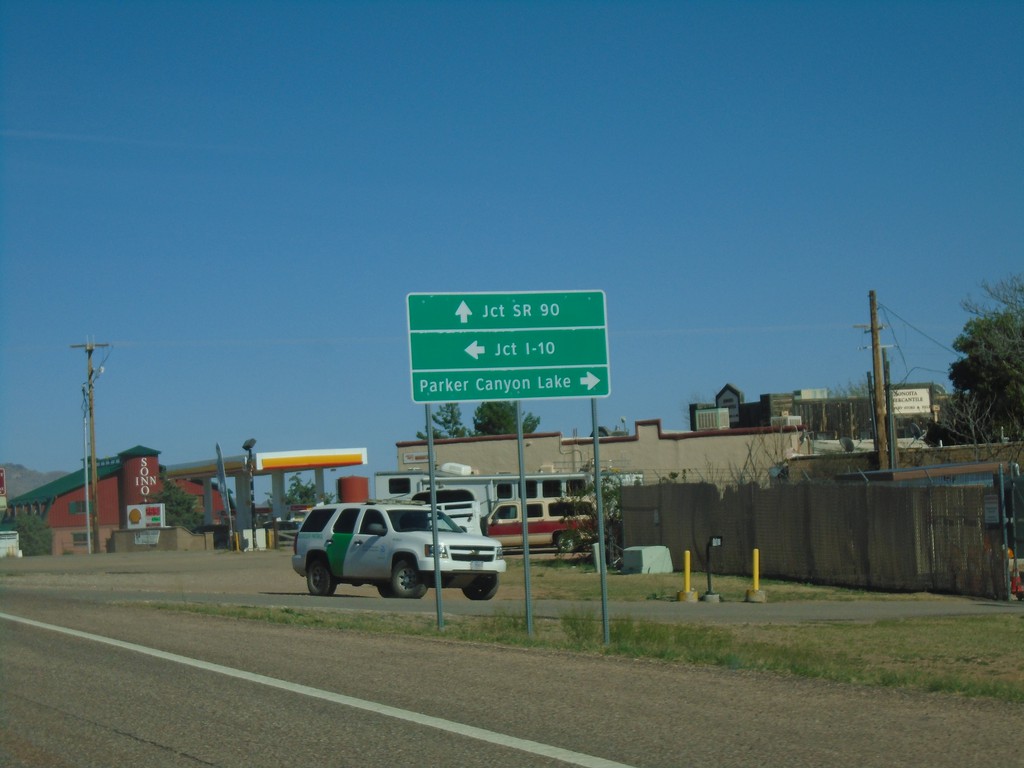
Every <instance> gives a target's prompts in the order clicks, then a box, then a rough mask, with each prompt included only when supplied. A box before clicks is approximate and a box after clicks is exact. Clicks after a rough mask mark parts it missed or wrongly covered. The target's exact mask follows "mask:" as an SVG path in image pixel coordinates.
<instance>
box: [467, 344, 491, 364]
mask: <svg viewBox="0 0 1024 768" xmlns="http://www.w3.org/2000/svg"><path fill="white" fill-rule="evenodd" d="M486 351H487V350H486V349H485V348H484V347H481V346H480V345H479V344H477V343H476V341H474V342H473V343H472V344H470V345H469V346H468V347H466V354H467V355H469V356H470V357H472V358H473V359H474V360H479V359H480V355H482V354H483V353H484V352H486Z"/></svg>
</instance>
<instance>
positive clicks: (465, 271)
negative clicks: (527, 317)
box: [0, 0, 1024, 473]
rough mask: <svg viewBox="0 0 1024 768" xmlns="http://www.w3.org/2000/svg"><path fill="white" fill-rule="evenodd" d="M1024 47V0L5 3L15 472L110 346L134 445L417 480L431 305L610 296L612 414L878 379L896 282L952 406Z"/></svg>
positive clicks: (1021, 188)
mask: <svg viewBox="0 0 1024 768" xmlns="http://www.w3.org/2000/svg"><path fill="white" fill-rule="evenodd" d="M1021 40H1024V4H1022V3H1018V2H838V3H830V2H666V3H655V2H650V3H645V2H629V3H625V2H623V3H618V2H592V3H589V2H543V3H540V2H538V3H526V2H523V3H513V2H506V3H496V2H401V3H389V2H365V3H360V2H280V3H271V2H212V1H211V2H198V1H197V0H196V1H168V2H144V1H140V2H132V3H124V2H47V1H46V0H29V1H22V0H4V1H3V3H2V4H0V67H2V71H0V76H2V93H0V108H2V111H0V141H2V145H0V146H2V156H0V159H2V166H0V215H2V222H0V223H2V230H0V247H2V251H0V285H2V304H0V323H2V326H0V332H2V338H0V341H2V344H0V462H9V463H20V464H24V465H26V466H29V467H32V468H34V469H38V470H52V469H63V470H67V471H71V470H73V469H75V468H77V467H78V466H80V462H81V454H82V412H81V385H82V382H83V381H84V378H85V354H84V352H83V351H82V350H80V349H71V348H70V347H71V345H73V344H83V343H85V341H86V339H92V340H94V341H95V342H97V343H107V344H110V345H111V346H110V347H109V348H105V349H102V350H99V351H98V352H97V354H96V358H95V360H96V363H97V364H100V363H102V364H103V365H104V366H105V372H104V374H103V375H102V376H101V377H100V378H99V380H98V381H97V384H96V409H97V411H96V433H97V448H98V453H100V454H101V455H112V454H114V453H116V452H117V451H120V450H123V449H125V448H129V447H132V446H134V445H136V444H140V443H141V444H143V445H147V446H150V447H153V448H157V449H158V450H160V451H161V452H162V453H161V460H162V461H163V462H165V463H172V464H174V463H180V462H186V461H193V460H197V459H202V458H207V457H210V456H212V455H213V449H214V444H215V443H218V442H219V443H220V444H221V445H222V446H224V447H225V451H226V452H228V453H236V452H240V446H241V443H242V442H243V441H244V440H245V439H246V438H249V437H255V438H256V439H257V441H258V444H257V449H258V450H295V449H301V448H327V447H335V448H347V447H366V448H367V449H368V450H369V459H370V466H369V467H368V468H367V469H366V472H367V473H369V472H373V471H378V470H386V469H392V468H394V466H395V442H396V441H400V440H407V439H413V438H414V437H415V433H416V432H417V431H418V430H422V429H423V419H424V408H423V406H422V405H417V404H415V403H413V401H412V398H411V395H410V373H409V353H408V338H407V337H408V333H407V319H406V311H405V297H406V295H407V294H408V293H410V292H461V291H474V292H477V291H495V292H513V291H533V290H576V289H584V290H603V291H605V292H606V295H607V307H608V338H609V348H610V355H611V372H612V373H611V375H612V384H611V386H612V394H611V396H610V397H608V398H604V399H602V400H600V401H599V403H598V410H599V414H600V421H601V422H602V423H604V424H608V425H614V424H617V423H619V421H620V419H625V420H626V423H627V425H629V426H630V427H632V423H633V422H634V421H636V420H638V419H651V418H660V419H662V421H663V424H664V426H666V427H667V428H670V429H685V428H687V426H688V424H687V415H686V411H687V404H688V403H689V402H691V401H693V400H697V399H706V398H710V397H713V395H714V394H715V393H716V392H717V391H718V390H719V389H720V388H721V387H722V386H723V385H724V384H726V383H733V384H735V385H736V386H737V387H739V388H740V389H741V390H743V391H744V393H745V394H746V396H747V398H748V399H756V398H757V397H758V396H759V395H760V394H762V393H766V392H788V391H792V390H795V389H801V388H811V387H828V388H833V389H834V388H836V387H845V386H848V385H850V384H851V383H856V382H860V381H862V380H863V378H864V375H865V373H866V371H867V370H868V369H869V368H870V353H869V351H868V350H866V349H865V348H864V347H865V344H866V343H867V338H866V337H865V336H864V334H863V331H861V330H859V329H856V328H855V327H854V326H856V325H858V324H865V323H867V322H868V319H869V317H868V292H869V291H870V290H875V291H876V292H877V294H878V298H879V301H880V303H881V304H882V306H883V313H882V321H883V322H884V323H885V324H886V325H887V328H886V330H885V331H884V333H883V341H884V342H885V343H887V344H892V345H894V348H893V349H892V350H891V352H890V354H891V356H892V361H893V375H894V378H896V379H897V380H909V381H914V382H920V381H937V382H940V383H943V384H948V380H947V378H946V373H947V370H948V366H949V364H950V362H951V361H952V360H953V359H954V353H953V352H952V351H951V349H950V347H951V345H952V342H953V340H954V339H955V337H956V336H957V334H958V333H959V332H960V331H961V330H962V328H963V325H964V322H965V321H966V319H967V316H966V315H965V313H964V311H963V309H962V308H961V305H960V302H961V301H962V300H963V299H965V298H968V297H973V298H980V297H981V296H982V289H981V284H982V282H983V281H989V282H994V281H998V280H1000V279H1002V278H1005V277H1007V276H1009V275H1011V274H1016V273H1020V272H1021V271H1024V270H1022V265H1024V259H1022V258H1021V256H1022V243H1024V184H1022V179H1024V95H1022V94H1024V52H1022V48H1021ZM108 353H109V354H108ZM524 407H525V408H526V410H528V411H530V412H532V413H533V414H535V415H537V416H539V417H540V419H541V429H542V430H543V431H548V430H551V431H563V432H565V433H567V434H571V433H572V431H573V430H578V431H579V432H580V434H588V433H589V431H590V403H589V401H588V400H543V401H542V400H528V401H524ZM474 408H475V404H468V403H467V404H464V405H463V406H462V412H463V419H464V421H465V422H466V423H467V424H471V422H472V412H473V409H474ZM236 446H238V447H236Z"/></svg>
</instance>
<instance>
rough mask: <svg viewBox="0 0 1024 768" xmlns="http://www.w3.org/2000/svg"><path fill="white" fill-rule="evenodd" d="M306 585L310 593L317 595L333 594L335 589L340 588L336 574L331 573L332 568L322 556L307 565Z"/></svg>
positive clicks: (326, 595)
mask: <svg viewBox="0 0 1024 768" xmlns="http://www.w3.org/2000/svg"><path fill="white" fill-rule="evenodd" d="M306 587H307V588H308V589H309V594H311V595H316V596H317V597H328V596H330V595H333V594H334V590H336V589H337V588H338V582H337V581H335V579H334V574H332V573H331V569H330V568H328V567H327V561H325V560H324V559H323V558H322V557H317V558H315V559H314V560H313V561H312V562H311V563H310V564H309V565H307V566H306Z"/></svg>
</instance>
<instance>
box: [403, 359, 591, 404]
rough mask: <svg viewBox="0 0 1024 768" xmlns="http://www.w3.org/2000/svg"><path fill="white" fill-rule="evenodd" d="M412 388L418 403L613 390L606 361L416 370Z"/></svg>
mask: <svg viewBox="0 0 1024 768" xmlns="http://www.w3.org/2000/svg"><path fill="white" fill-rule="evenodd" d="M412 388H413V392H412V396H413V400H414V401H415V402H417V403H455V402H463V401H469V402H473V401H478V400H528V399H531V398H558V397H607V396H608V395H609V394H610V391H611V386H610V381H609V371H608V366H607V365H597V366H587V367H571V366H570V367H566V366H557V367H550V368H530V369H529V370H523V369H500V368H495V369H489V370H477V371H413V374H412Z"/></svg>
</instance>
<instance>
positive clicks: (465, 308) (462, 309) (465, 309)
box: [455, 302, 473, 325]
mask: <svg viewBox="0 0 1024 768" xmlns="http://www.w3.org/2000/svg"><path fill="white" fill-rule="evenodd" d="M455 314H456V315H458V316H459V321H460V322H461V323H462V324H463V325H465V324H466V323H468V322H469V316H470V315H472V314H473V310H472V309H470V308H469V305H468V304H466V302H462V303H461V304H459V308H458V309H456V310H455Z"/></svg>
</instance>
